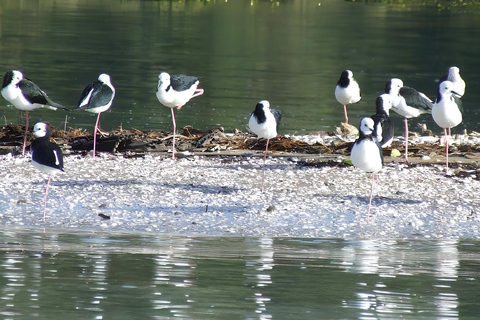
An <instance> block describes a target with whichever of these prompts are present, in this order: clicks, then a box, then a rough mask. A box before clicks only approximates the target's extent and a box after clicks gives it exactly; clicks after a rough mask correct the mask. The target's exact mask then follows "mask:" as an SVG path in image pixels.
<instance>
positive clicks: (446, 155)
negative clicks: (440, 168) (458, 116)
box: [443, 128, 450, 173]
mask: <svg viewBox="0 0 480 320" xmlns="http://www.w3.org/2000/svg"><path fill="white" fill-rule="evenodd" d="M448 130H450V128H448ZM443 133H444V134H445V158H446V161H445V163H446V169H445V172H446V173H448V145H449V143H450V142H449V141H448V136H447V128H443Z"/></svg>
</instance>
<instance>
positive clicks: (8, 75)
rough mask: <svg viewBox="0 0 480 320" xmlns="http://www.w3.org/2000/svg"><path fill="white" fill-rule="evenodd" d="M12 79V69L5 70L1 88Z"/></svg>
mask: <svg viewBox="0 0 480 320" xmlns="http://www.w3.org/2000/svg"><path fill="white" fill-rule="evenodd" d="M12 80H13V71H11V70H10V71H7V72H6V73H5V76H4V77H3V85H2V89H3V88H5V87H6V86H8V85H9V84H10V83H11V82H12Z"/></svg>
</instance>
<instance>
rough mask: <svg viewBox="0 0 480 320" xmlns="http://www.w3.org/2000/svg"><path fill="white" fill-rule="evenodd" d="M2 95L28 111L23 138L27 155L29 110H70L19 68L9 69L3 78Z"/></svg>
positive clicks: (14, 104) (23, 150)
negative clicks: (24, 74) (53, 98)
mask: <svg viewBox="0 0 480 320" xmlns="http://www.w3.org/2000/svg"><path fill="white" fill-rule="evenodd" d="M1 92H2V96H3V97H4V98H5V99H6V100H7V101H8V102H10V103H11V104H12V105H13V106H14V107H15V108H17V109H19V110H24V111H25V113H26V125H25V135H24V138H23V149H22V155H25V147H26V145H27V133H28V126H29V124H28V111H31V110H34V109H37V108H46V109H50V110H57V108H61V109H64V110H68V109H67V108H65V107H64V106H62V105H60V104H58V103H56V102H53V101H52V100H51V99H50V98H49V97H48V96H47V94H46V93H45V92H44V91H42V90H41V89H40V88H39V87H38V86H37V85H36V84H35V83H33V82H32V81H31V80H29V79H27V78H25V77H24V76H23V73H22V72H21V71H19V70H12V71H7V72H6V73H5V77H4V78H3V85H2V91H1Z"/></svg>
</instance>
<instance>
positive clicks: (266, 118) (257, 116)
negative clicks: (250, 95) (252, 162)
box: [248, 100, 282, 164]
mask: <svg viewBox="0 0 480 320" xmlns="http://www.w3.org/2000/svg"><path fill="white" fill-rule="evenodd" d="M281 119H282V111H280V110H275V109H270V103H269V102H268V101H267V100H262V101H260V102H259V103H257V105H256V106H255V110H254V111H253V112H252V114H251V116H250V120H249V121H248V126H249V127H250V130H252V132H253V133H255V134H256V135H257V136H258V137H259V138H265V139H267V146H266V147H265V155H264V156H263V164H265V160H266V159H267V152H268V143H269V142H270V139H272V138H275V137H276V136H277V130H278V124H279V123H280V120H281Z"/></svg>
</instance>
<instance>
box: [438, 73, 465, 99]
mask: <svg viewBox="0 0 480 320" xmlns="http://www.w3.org/2000/svg"><path fill="white" fill-rule="evenodd" d="M446 80H448V81H450V82H452V83H453V90H454V91H455V92H456V95H457V96H458V97H459V98H461V97H463V95H464V94H465V87H466V84H465V81H464V80H463V79H462V77H461V76H460V69H459V68H458V67H450V68H449V69H448V73H447V75H446V76H444V77H443V78H442V79H440V82H439V83H438V85H440V83H442V82H443V81H446Z"/></svg>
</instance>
